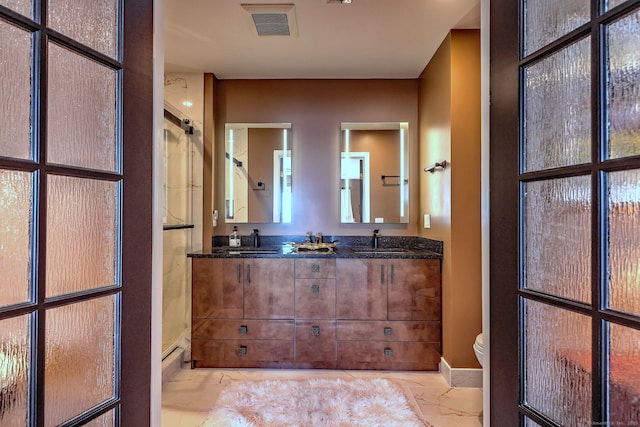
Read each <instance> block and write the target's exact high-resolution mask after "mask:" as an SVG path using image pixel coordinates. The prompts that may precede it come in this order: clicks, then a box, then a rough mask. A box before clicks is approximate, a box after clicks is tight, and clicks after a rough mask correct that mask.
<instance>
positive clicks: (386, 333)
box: [384, 326, 393, 337]
mask: <svg viewBox="0 0 640 427" xmlns="http://www.w3.org/2000/svg"><path fill="white" fill-rule="evenodd" d="M391 335H393V329H392V328H390V327H388V326H387V327H386V328H384V336H385V337H390V336H391Z"/></svg>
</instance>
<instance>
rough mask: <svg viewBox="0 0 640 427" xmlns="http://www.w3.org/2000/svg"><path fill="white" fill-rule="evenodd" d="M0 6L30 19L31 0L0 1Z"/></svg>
mask: <svg viewBox="0 0 640 427" xmlns="http://www.w3.org/2000/svg"><path fill="white" fill-rule="evenodd" d="M0 5H2V6H4V7H7V8H9V9H11V10H13V11H15V12H18V13H19V14H21V15H24V16H28V17H29V18H31V17H32V16H33V15H32V14H33V12H32V11H33V6H32V5H31V0H0Z"/></svg>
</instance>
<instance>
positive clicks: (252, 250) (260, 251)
mask: <svg viewBox="0 0 640 427" xmlns="http://www.w3.org/2000/svg"><path fill="white" fill-rule="evenodd" d="M224 251H225V252H227V253H228V254H230V255H242V254H246V255H251V254H279V253H280V249H276V248H249V247H244V248H243V247H239V248H225V249H224Z"/></svg>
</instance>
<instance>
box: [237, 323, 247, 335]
mask: <svg viewBox="0 0 640 427" xmlns="http://www.w3.org/2000/svg"><path fill="white" fill-rule="evenodd" d="M238 332H239V333H240V335H247V327H246V326H245V325H242V326H240V328H239V329H238Z"/></svg>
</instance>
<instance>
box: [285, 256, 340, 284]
mask: <svg viewBox="0 0 640 427" xmlns="http://www.w3.org/2000/svg"><path fill="white" fill-rule="evenodd" d="M295 268H296V273H295V278H296V279H335V278H336V261H335V260H334V259H320V258H307V259H297V260H296V265H295Z"/></svg>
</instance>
